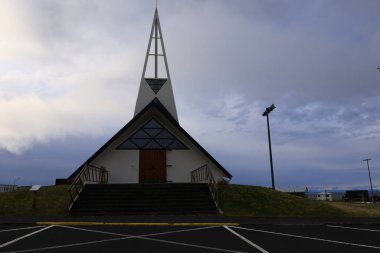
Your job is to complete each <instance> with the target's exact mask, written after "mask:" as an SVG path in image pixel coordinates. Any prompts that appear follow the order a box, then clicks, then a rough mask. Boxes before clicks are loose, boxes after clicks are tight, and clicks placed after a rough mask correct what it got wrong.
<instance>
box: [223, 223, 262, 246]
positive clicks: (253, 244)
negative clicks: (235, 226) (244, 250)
mask: <svg viewBox="0 0 380 253" xmlns="http://www.w3.org/2000/svg"><path fill="white" fill-rule="evenodd" d="M223 227H224V228H225V229H227V230H228V231H230V232H231V233H232V234H234V235H236V236H237V237H239V238H240V239H242V240H243V241H245V242H246V243H248V244H249V245H251V246H253V247H255V248H256V249H258V250H259V251H261V252H262V253H269V252H268V251H266V250H265V249H263V248H261V247H260V246H259V245H257V244H255V243H253V242H252V241H250V240H248V239H247V238H245V237H244V236H242V235H241V234H239V233H237V232H236V231H234V230H232V229H231V228H229V227H227V226H223Z"/></svg>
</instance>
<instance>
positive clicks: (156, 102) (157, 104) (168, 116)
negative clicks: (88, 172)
mask: <svg viewBox="0 0 380 253" xmlns="http://www.w3.org/2000/svg"><path fill="white" fill-rule="evenodd" d="M152 107H154V108H156V109H157V110H158V111H159V112H161V113H162V114H163V115H164V116H165V118H166V119H167V120H169V122H170V123H171V124H172V125H173V126H174V127H175V128H176V129H177V130H179V132H180V133H182V134H183V135H184V136H185V137H186V138H187V139H188V140H189V141H190V142H191V143H192V144H193V145H194V146H195V147H196V148H197V149H198V150H199V151H201V153H203V154H204V155H205V156H206V157H207V158H208V159H210V160H211V161H212V162H213V163H214V164H215V165H216V167H217V168H219V169H220V170H221V171H222V172H223V173H224V174H225V175H226V176H227V177H228V178H232V175H231V174H230V173H229V172H228V171H227V170H226V169H225V168H224V167H223V166H222V165H220V164H219V163H218V162H217V161H216V160H215V159H214V158H213V157H212V156H211V155H210V154H209V153H208V152H207V151H206V150H205V149H204V148H203V147H202V146H201V145H200V144H199V143H198V142H196V141H195V140H194V139H193V138H192V137H191V136H190V135H189V134H188V133H187V132H186V131H185V130H184V129H183V128H182V127H181V126H180V125H179V123H178V122H177V121H176V120H175V119H174V118H173V116H172V115H171V114H170V113H169V112H168V111H167V110H166V108H165V107H164V106H163V105H162V104H161V103H160V101H159V100H158V99H154V100H152V101H151V102H150V103H149V104H148V105H147V106H146V107H145V108H144V109H143V110H142V111H140V113H138V114H137V115H136V116H135V117H134V118H133V119H132V120H131V121H129V122H128V123H127V124H126V125H125V126H124V127H123V128H122V129H121V130H119V132H117V133H116V134H115V135H114V136H113V137H112V138H111V139H110V140H109V141H107V142H106V143H105V144H104V145H103V146H102V147H101V148H100V149H99V150H98V151H96V152H95V153H94V154H93V155H92V156H91V157H90V158H89V159H88V160H87V161H86V162H84V163H83V164H82V165H81V166H80V167H79V168H78V169H77V170H76V171H74V173H72V174H71V175H70V176H69V179H73V178H74V177H75V176H76V175H77V174H78V173H79V172H80V170H81V169H82V168H83V167H84V166H85V165H86V164H90V163H91V162H92V161H93V160H94V159H95V158H96V157H97V156H98V155H100V154H101V153H102V152H103V151H104V150H106V149H107V147H109V146H110V145H111V144H112V143H113V142H114V141H115V140H116V139H117V138H118V137H119V136H120V135H121V134H123V133H124V132H125V131H126V130H127V129H128V128H129V127H131V126H132V125H133V124H134V123H135V122H136V121H137V120H138V119H139V118H141V117H142V116H143V115H144V114H145V113H146V112H147V111H148V110H149V109H150V108H152ZM152 145H153V144H152Z"/></svg>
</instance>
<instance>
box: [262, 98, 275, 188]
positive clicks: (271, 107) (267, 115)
mask: <svg viewBox="0 0 380 253" xmlns="http://www.w3.org/2000/svg"><path fill="white" fill-rule="evenodd" d="M275 108H276V107H275V106H274V104H272V105H271V106H269V107H267V108H266V109H265V112H264V113H263V116H264V117H265V116H266V117H267V126H268V142H269V159H270V171H271V176H272V189H273V190H275V186H274V174H273V160H272V144H271V141H270V128H269V113H270V112H271V111H273V110H274V109H275Z"/></svg>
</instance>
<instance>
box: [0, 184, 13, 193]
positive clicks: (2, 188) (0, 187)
mask: <svg viewBox="0 0 380 253" xmlns="http://www.w3.org/2000/svg"><path fill="white" fill-rule="evenodd" d="M16 189H17V186H16V185H13V184H0V192H11V191H15V190H16Z"/></svg>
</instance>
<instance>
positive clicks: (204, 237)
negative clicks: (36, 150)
mask: <svg viewBox="0 0 380 253" xmlns="http://www.w3.org/2000/svg"><path fill="white" fill-rule="evenodd" d="M379 235H380V225H349V226H343V225H327V224H325V225H267V224H263V225H240V226H236V225H228V224H226V225H223V224H220V225H218V224H214V225H213V226H202V225H199V224H198V225H197V226H191V224H187V225H180V224H177V225H174V226H173V225H170V226H167V225H166V226H164V225H160V224H154V225H150V226H149V225H136V224H133V225H131V224H119V225H101V226H99V225H81V226H79V225H62V224H43V225H42V224H41V225H38V224H24V225H23V224H0V252H181V253H184V252H355V253H356V252H380V239H379Z"/></svg>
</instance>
